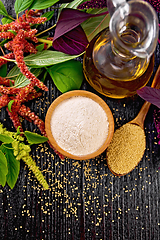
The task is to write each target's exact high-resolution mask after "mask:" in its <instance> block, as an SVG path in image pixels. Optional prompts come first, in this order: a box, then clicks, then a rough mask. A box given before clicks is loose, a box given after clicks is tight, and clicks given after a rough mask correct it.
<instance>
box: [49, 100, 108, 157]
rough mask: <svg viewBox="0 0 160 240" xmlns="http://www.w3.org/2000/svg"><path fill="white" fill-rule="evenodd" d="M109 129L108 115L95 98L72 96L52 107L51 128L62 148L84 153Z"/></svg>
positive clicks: (92, 149) (97, 144)
mask: <svg viewBox="0 0 160 240" xmlns="http://www.w3.org/2000/svg"><path fill="white" fill-rule="evenodd" d="M108 129H109V122H108V118H107V115H106V113H105V111H104V110H103V108H102V107H101V106H100V105H99V104H98V103H97V102H95V101H94V100H92V99H90V98H88V97H83V96H75V97H71V98H69V99H66V100H64V101H63V102H61V103H60V104H59V105H58V106H57V107H56V108H55V109H54V111H53V114H52V117H51V131H52V135H53V137H54V139H55V141H56V142H57V144H58V145H59V146H60V147H61V148H62V149H63V150H65V151H67V152H68V153H70V154H73V155H76V156H83V155H87V154H90V153H93V152H95V151H96V150H98V149H99V148H100V147H101V146H102V145H103V143H104V142H105V140H106V138H107V135H108Z"/></svg>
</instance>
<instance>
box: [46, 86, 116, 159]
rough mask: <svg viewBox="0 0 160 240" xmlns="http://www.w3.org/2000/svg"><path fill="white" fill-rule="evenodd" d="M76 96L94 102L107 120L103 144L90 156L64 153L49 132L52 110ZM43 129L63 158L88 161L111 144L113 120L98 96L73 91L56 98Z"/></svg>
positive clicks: (109, 111)
mask: <svg viewBox="0 0 160 240" xmlns="http://www.w3.org/2000/svg"><path fill="white" fill-rule="evenodd" d="M76 96H82V97H88V98H90V99H92V100H94V101H95V102H97V103H98V104H99V105H100V106H101V107H102V108H103V110H104V111H105V113H106V115H107V118H108V122H109V129H108V135H107V137H106V140H105V142H104V143H103V145H102V146H101V147H100V148H99V149H98V150H96V151H95V152H92V153H90V154H87V155H83V156H82V155H80V156H77V155H73V154H71V153H69V152H67V151H65V150H64V149H62V148H61V147H60V146H59V145H58V144H57V142H56V140H55V139H54V137H53V135H52V131H51V117H52V114H53V111H54V109H55V108H56V107H57V106H58V105H59V104H60V103H61V102H62V101H64V100H66V99H69V98H71V97H76ZM45 129H46V133H47V137H48V139H49V141H50V143H51V144H52V146H53V147H54V148H55V149H56V150H57V151H59V152H60V153H61V154H63V155H64V156H66V157H68V158H71V159H76V160H86V159H90V158H95V157H96V156H98V155H100V154H101V153H102V152H104V151H105V149H106V148H107V147H108V145H109V143H110V142H111V139H112V137H113V133H114V119H113V115H112V112H111V110H110V108H109V107H108V105H107V104H106V103H105V101H103V100H102V99H101V98H100V97H99V96H97V95H96V94H93V93H91V92H88V91H84V90H74V91H70V92H67V93H64V94H62V95H61V96H59V97H58V98H56V99H55V100H54V101H53V103H52V104H51V105H50V107H49V109H48V111H47V114H46V118H45Z"/></svg>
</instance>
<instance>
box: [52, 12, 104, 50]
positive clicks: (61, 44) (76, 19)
mask: <svg viewBox="0 0 160 240" xmlns="http://www.w3.org/2000/svg"><path fill="white" fill-rule="evenodd" d="M105 14H108V12H103V13H100V14H89V13H85V12H82V11H79V10H76V9H70V8H64V9H62V11H61V14H60V16H59V19H58V22H57V26H56V29H55V34H54V40H53V47H54V48H55V49H56V50H59V51H62V52H65V53H66V52H67V53H68V54H74V53H73V46H74V50H75V52H76V54H77V53H78V54H80V53H81V52H83V51H84V50H85V47H86V46H87V44H88V40H87V37H86V36H84V35H85V33H84V31H83V29H81V30H80V28H78V30H77V27H78V26H79V25H80V24H81V23H82V22H84V21H85V20H87V19H88V18H90V17H98V16H101V15H105ZM75 29H76V31H75ZM74 31H75V32H74ZM76 34H78V37H77V36H76ZM66 39H67V42H66ZM55 42H56V43H55ZM73 42H74V43H73ZM65 43H66V44H65ZM66 45H67V46H66ZM69 45H71V48H70V47H69ZM76 45H77V46H76ZM80 46H81V47H80ZM82 46H83V47H82ZM66 48H67V50H66ZM80 49H81V50H80Z"/></svg>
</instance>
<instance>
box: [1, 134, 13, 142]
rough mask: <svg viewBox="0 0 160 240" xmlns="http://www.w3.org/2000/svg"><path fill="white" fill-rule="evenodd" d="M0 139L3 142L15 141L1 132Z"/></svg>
mask: <svg viewBox="0 0 160 240" xmlns="http://www.w3.org/2000/svg"><path fill="white" fill-rule="evenodd" d="M0 141H1V142H3V143H12V142H13V141H14V139H13V138H12V137H9V136H7V135H5V134H0Z"/></svg>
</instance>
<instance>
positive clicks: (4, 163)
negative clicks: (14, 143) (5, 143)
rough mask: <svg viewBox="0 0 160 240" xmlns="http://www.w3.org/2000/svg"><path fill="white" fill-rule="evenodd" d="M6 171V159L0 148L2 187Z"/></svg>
mask: <svg viewBox="0 0 160 240" xmlns="http://www.w3.org/2000/svg"><path fill="white" fill-rule="evenodd" d="M7 173H8V167H7V159H6V157H5V155H4V153H3V152H2V151H1V150H0V184H1V185H2V186H3V187H4V186H5V184H6V175H7Z"/></svg>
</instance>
